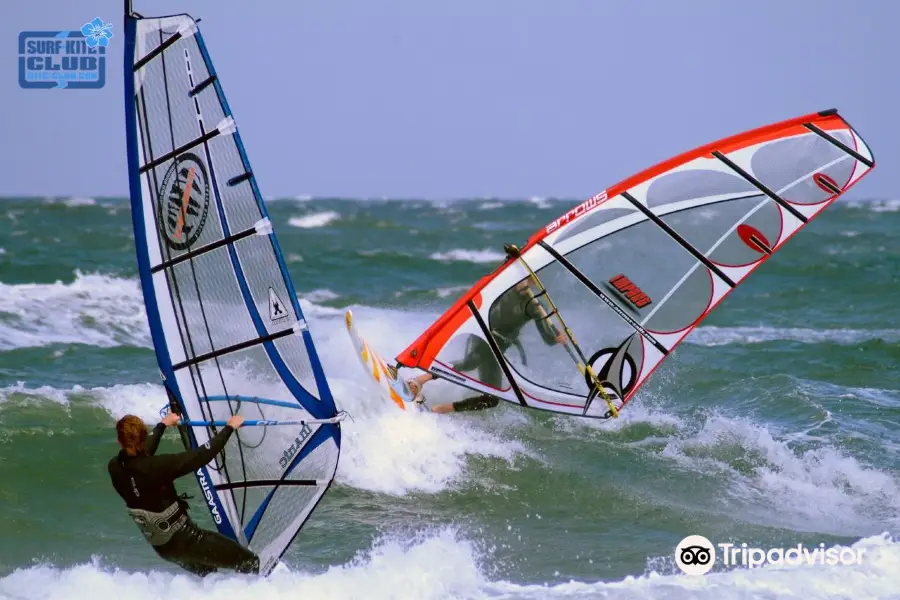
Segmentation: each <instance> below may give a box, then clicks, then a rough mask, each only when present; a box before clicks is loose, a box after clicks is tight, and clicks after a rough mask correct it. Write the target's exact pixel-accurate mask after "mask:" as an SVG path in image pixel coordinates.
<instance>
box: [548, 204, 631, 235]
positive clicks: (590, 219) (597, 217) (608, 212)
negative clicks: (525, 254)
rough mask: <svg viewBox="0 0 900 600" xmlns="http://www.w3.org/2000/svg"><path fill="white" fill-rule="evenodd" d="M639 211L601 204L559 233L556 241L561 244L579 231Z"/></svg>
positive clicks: (581, 231)
mask: <svg viewBox="0 0 900 600" xmlns="http://www.w3.org/2000/svg"><path fill="white" fill-rule="evenodd" d="M636 212H637V209H634V208H618V207H615V208H610V207H608V206H603V205H601V206H600V207H598V208H596V209H594V210H592V211H591V212H589V213H588V214H586V215H584V216H583V217H581V218H580V219H578V220H577V221H575V222H574V223H572V224H571V225H569V226H568V227H566V228H565V229H564V230H563V231H562V232H560V233H559V235H557V236H556V238H555V240H554V243H555V244H559V243H561V242H562V241H563V240H567V239H569V238H571V237H575V236H576V235H578V234H579V233H584V232H585V231H588V230H591V229H593V228H595V227H599V226H600V225H603V224H605V223H610V222H612V221H615V220H616V219H618V218H620V217H625V216H628V215H631V214H634V213H636Z"/></svg>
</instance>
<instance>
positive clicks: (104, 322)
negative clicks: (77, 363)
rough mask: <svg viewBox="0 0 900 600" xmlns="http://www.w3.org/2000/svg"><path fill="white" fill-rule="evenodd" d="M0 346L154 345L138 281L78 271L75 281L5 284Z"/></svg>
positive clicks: (0, 301)
mask: <svg viewBox="0 0 900 600" xmlns="http://www.w3.org/2000/svg"><path fill="white" fill-rule="evenodd" d="M0 313H8V314H10V315H12V316H13V318H12V319H8V318H6V319H4V321H3V322H0V350H9V349H11V348H22V347H33V346H45V345H48V344H59V343H62V344H65V343H71V344H75V343H80V344H90V345H94V346H101V347H111V346H120V345H134V346H143V347H149V346H150V345H151V341H150V329H149V327H148V325H147V321H146V317H145V316H144V303H143V297H142V296H141V290H140V286H139V284H138V281H137V280H136V279H120V278H118V277H113V276H109V275H99V274H87V275H85V274H83V273H81V272H80V271H75V279H74V281H72V282H71V283H63V282H61V281H57V282H55V283H25V284H15V285H10V284H5V283H0Z"/></svg>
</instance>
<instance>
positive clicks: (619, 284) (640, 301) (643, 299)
mask: <svg viewBox="0 0 900 600" xmlns="http://www.w3.org/2000/svg"><path fill="white" fill-rule="evenodd" d="M609 283H610V284H611V285H612V286H613V287H614V288H616V290H617V291H618V292H619V293H620V294H622V295H623V296H624V297H625V298H627V299H628V300H629V301H630V302H631V303H632V304H634V305H635V306H637V307H638V308H644V307H645V306H647V305H649V304H650V303H651V302H653V301H652V300H651V299H650V296H648V295H647V294H645V293H644V292H643V291H642V290H641V288H639V287H638V286H636V285H635V284H634V282H632V281H631V280H630V279H628V278H627V277H625V276H624V275H622V274H619V275H616V276H615V277H613V278H612V279H610V280H609Z"/></svg>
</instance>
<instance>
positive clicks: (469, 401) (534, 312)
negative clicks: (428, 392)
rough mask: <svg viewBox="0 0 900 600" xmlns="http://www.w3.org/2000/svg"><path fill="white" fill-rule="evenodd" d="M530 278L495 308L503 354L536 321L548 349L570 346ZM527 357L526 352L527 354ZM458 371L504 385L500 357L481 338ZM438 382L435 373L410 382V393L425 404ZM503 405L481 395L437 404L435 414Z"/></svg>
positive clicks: (495, 324)
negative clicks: (427, 387) (434, 381)
mask: <svg viewBox="0 0 900 600" xmlns="http://www.w3.org/2000/svg"><path fill="white" fill-rule="evenodd" d="M530 282H531V280H530V278H529V279H523V280H522V281H520V282H519V283H517V284H516V286H515V289H516V291H517V292H518V293H517V294H510V293H505V294H503V295H502V296H500V299H499V300H498V302H497V304H496V305H495V306H493V307H491V314H490V323H491V333H492V334H493V336H494V339H495V340H496V341H497V345H498V346H499V347H500V352H501V354H505V353H506V350H507V349H508V348H509V347H510V346H512V345H513V344H518V338H519V332H520V331H521V330H522V328H523V327H525V325H527V324H528V322H529V321H534V322H535V323H536V325H537V328H538V331H539V332H540V334H541V338H543V340H544V343H545V344H547V345H548V346H550V345H553V344H566V343H568V338H567V337H566V334H565V333H563V332H561V331H560V330H559V329H558V328H557V327H556V326H555V325H554V324H553V323H551V322H550V319H549V318H548V316H549V315H548V314H547V311H546V309H544V307H543V306H542V305H541V303H540V302H538V301H537V300H536V299H535V294H534V291H533V290H532V289H531V286H530V285H529V283H530ZM523 354H524V353H523ZM452 366H453V368H454V370H456V371H463V372H464V371H471V370H473V369H477V371H478V380H479V381H481V382H483V383H485V384H486V385H490V386H493V387H496V388H500V387H501V385H502V383H503V369H502V368H501V367H500V364H499V363H498V362H497V358H496V357H495V356H494V353H493V352H492V351H491V348H490V346H488V344H487V343H485V342H484V341H483V340H481V339H480V338H475V337H472V338H471V339H470V340H469V342H468V344H467V346H466V352H465V355H464V356H463V358H462V360H460V361H458V362H455V363H453V365H452ZM432 379H435V375H434V374H433V373H425V374H423V375H419V376H418V377H414V378H412V379H407V380H406V385H408V386H409V391H410V392H412V393H413V394H414V395H415V396H416V401H418V402H424V400H425V397H424V395H423V394H422V388H423V387H424V386H425V383H426V382H428V381H431V380H432ZM499 403H500V399H499V398H497V397H495V396H491V395H490V394H479V395H478V396H475V397H472V398H466V399H464V400H459V401H458V402H451V403H446V404H437V405H435V406H432V407H431V411H432V412H437V413H448V412H463V411H472V410H484V409H486V408H494V407H495V406H497V405H498V404H499Z"/></svg>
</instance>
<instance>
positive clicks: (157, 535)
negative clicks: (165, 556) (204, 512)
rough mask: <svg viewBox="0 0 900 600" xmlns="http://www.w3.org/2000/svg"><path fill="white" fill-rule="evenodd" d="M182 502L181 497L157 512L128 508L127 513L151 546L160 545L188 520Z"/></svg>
mask: <svg viewBox="0 0 900 600" xmlns="http://www.w3.org/2000/svg"><path fill="white" fill-rule="evenodd" d="M183 503H184V500H183V499H179V500H176V501H175V502H173V503H172V505H171V506H169V508H167V509H166V510H164V511H162V512H158V513H156V512H150V511H149V510H141V509H139V508H129V509H128V514H129V515H131V518H132V519H133V520H134V522H135V524H137V526H138V529H140V530H141V533H143V534H144V537H145V538H147V541H148V542H150V545H151V546H162V545H164V544H166V543H168V542H169V541H170V540H171V539H172V536H174V535H175V534H176V533H178V532H179V531H181V529H182V528H184V526H185V525H186V524H187V522H188V515H187V511H186V510H185V507H184V505H183Z"/></svg>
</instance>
